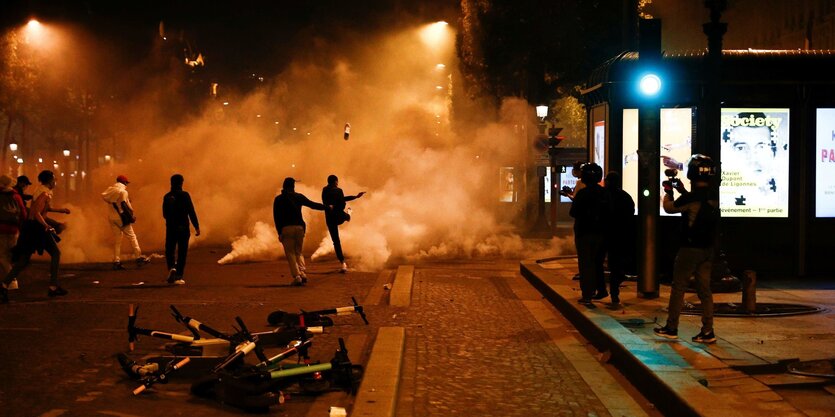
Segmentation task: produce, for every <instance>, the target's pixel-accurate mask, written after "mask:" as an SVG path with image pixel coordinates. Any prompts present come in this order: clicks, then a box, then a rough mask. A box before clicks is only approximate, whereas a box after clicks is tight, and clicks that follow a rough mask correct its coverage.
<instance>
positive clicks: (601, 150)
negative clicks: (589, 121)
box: [592, 120, 606, 171]
mask: <svg viewBox="0 0 835 417" xmlns="http://www.w3.org/2000/svg"><path fill="white" fill-rule="evenodd" d="M593 133H594V160H593V161H592V162H594V163H595V164H597V165H600V167H601V168H603V170H604V171H605V170H606V122H604V121H602V120H600V121H597V122H594V132H593Z"/></svg>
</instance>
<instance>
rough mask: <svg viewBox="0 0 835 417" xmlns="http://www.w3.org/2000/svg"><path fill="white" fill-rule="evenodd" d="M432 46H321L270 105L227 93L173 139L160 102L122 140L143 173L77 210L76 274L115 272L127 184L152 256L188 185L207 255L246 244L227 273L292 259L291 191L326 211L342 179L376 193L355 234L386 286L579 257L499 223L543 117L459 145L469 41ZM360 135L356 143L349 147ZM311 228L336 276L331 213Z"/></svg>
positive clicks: (355, 262) (73, 231) (69, 243)
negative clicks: (418, 273)
mask: <svg viewBox="0 0 835 417" xmlns="http://www.w3.org/2000/svg"><path fill="white" fill-rule="evenodd" d="M420 35H421V30H420V28H418V27H414V28H408V29H403V30H402V31H401V32H399V33H389V34H385V35H381V36H375V37H371V36H364V37H362V38H357V37H351V38H349V39H348V40H345V41H344V42H341V43H340V44H330V43H327V42H324V41H320V42H314V43H313V44H311V45H306V48H305V52H304V53H301V54H299V55H298V56H297V57H296V59H295V61H294V62H293V63H292V64H290V65H289V66H288V67H287V68H286V70H284V71H283V72H282V73H280V74H276V75H275V76H274V77H267V80H266V81H265V82H264V83H263V86H262V87H260V88H258V89H256V90H255V92H253V93H250V94H247V95H236V94H234V93H230V92H225V93H224V94H223V98H219V99H218V100H216V101H213V102H212V103H210V104H209V105H207V106H206V107H205V108H204V109H202V110H201V111H200V112H199V117H194V118H190V119H188V120H185V121H182V122H181V123H180V124H179V125H178V126H177V127H176V128H173V129H168V130H165V131H162V132H160V131H159V129H158V128H157V127H155V126H154V123H153V121H154V120H155V119H162V118H164V117H165V113H166V109H164V108H159V106H158V104H156V103H155V101H154V97H156V96H155V93H154V90H153V88H149V92H148V94H147V95H146V96H143V98H142V99H140V100H138V101H136V102H134V103H131V104H132V105H131V106H127V107H126V108H124V109H121V111H120V115H119V118H120V121H121V123H122V124H123V126H127V127H129V129H128V132H127V133H126V137H125V138H123V139H124V140H125V142H127V143H131V144H133V145H132V147H131V155H133V157H132V158H131V159H130V160H122V161H118V163H114V164H112V165H108V166H104V167H102V168H99V169H96V170H95V171H93V172H92V173H91V174H90V175H91V176H92V179H93V184H94V186H93V187H92V188H93V189H92V191H91V192H90V193H89V198H87V199H86V200H84V202H83V203H81V204H80V206H78V207H70V208H71V209H72V211H73V213H72V214H71V215H69V216H67V221H68V224H69V226H70V229H69V230H68V231H67V232H66V236H65V239H64V241H63V242H62V248H63V251H64V259H65V260H67V261H68V262H79V261H107V260H109V259H110V256H111V255H112V250H113V249H112V243H111V242H112V239H113V237H112V231H111V229H110V228H109V226H108V225H107V223H106V221H105V218H106V214H107V210H110V209H111V208H109V207H108V206H107V205H106V204H104V203H103V202H102V201H101V199H100V198H98V193H100V192H101V191H103V190H104V188H105V187H106V186H107V185H109V184H110V183H112V181H113V179H114V178H115V176H116V175H118V174H125V175H127V176H128V177H129V178H130V180H131V184H130V185H129V186H128V190H129V192H130V196H131V200H132V202H133V204H134V206H135V208H136V211H137V216H138V221H137V223H136V225H135V230H136V232H137V235H138V237H139V240H140V243H141V245H142V246H143V250H144V251H145V252H150V251H151V250H159V248H161V247H162V243H163V239H164V232H163V230H164V223H163V219H162V216H161V204H162V196H163V195H164V194H165V193H166V192H167V191H168V188H169V187H168V180H169V177H170V176H171V175H172V174H174V173H180V174H182V175H183V176H184V177H185V185H184V189H185V190H186V191H188V192H189V193H190V194H191V196H192V199H193V201H194V203H195V207H196V211H197V214H198V217H199V219H200V225H201V232H202V234H201V236H200V237H198V238H192V244H193V245H204V244H231V250H230V251H229V253H227V254H226V255H225V256H223V257H222V258H221V259H219V260H218V262H219V263H220V264H226V263H239V262H253V261H263V260H273V259H276V258H279V257H283V251H282V249H281V245H280V244H279V242H278V238H277V234H276V231H275V228H274V225H273V221H272V202H273V199H274V197H275V196H276V195H277V194H278V192H279V190H280V188H281V182H282V180H283V179H284V178H285V177H294V178H296V179H297V180H298V181H299V182H298V183H297V185H296V190H297V191H298V192H301V193H302V194H304V195H306V196H307V197H308V198H310V199H311V200H314V201H321V190H322V187H324V186H325V185H326V178H327V176H328V175H329V174H335V175H337V176H338V177H339V184H340V187H341V188H342V189H343V190H344V191H345V194H346V195H356V194H357V193H359V192H360V191H366V192H367V194H366V195H365V196H363V197H362V198H360V199H357V200H354V201H352V202H350V203H349V207H351V208H352V210H353V213H352V220H351V221H350V222H347V223H345V224H343V225H342V226H341V228H340V235H341V238H342V244H343V248H344V251H345V254H346V256H347V257H348V258H349V262H350V263H351V265H352V267H354V268H358V269H361V270H374V269H378V268H381V267H383V266H384V265H385V264H386V263H387V262H395V261H401V260H405V261H418V260H426V259H445V258H476V257H507V258H518V257H523V256H539V257H543V256H553V255H555V254H559V253H560V252H562V251H563V248H564V247H566V246H571V243H570V242H567V241H564V240H560V239H552V240H551V241H548V242H544V243H541V244H539V245H534V246H531V245H532V244H530V243H528V244H526V243H525V242H528V241H523V239H521V237H520V236H519V235H518V234H517V233H515V232H514V228H513V227H512V226H511V225H510V224H507V223H505V222H504V221H502V220H500V219H501V218H502V216H500V215H499V214H498V210H497V207H498V206H499V204H500V203H499V202H498V185H499V175H498V173H499V167H501V166H512V165H516V166H520V165H521V163H520V161H522V158H524V155H525V153H524V152H525V146H527V142H526V140H525V138H524V136H522V135H520V134H519V133H518V132H517V131H515V130H514V128H513V126H514V125H519V124H524V123H526V122H527V121H528V119H529V117H530V116H528V115H531V114H533V111H532V109H530V108H529V107H528V105H527V103H525V102H524V101H522V100H518V99H507V100H504V102H503V105H502V108H501V109H500V110H499V112H498V115H499V116H498V118H497V119H496V120H494V121H493V122H490V123H483V124H480V125H477V126H469V127H467V126H459V127H457V128H456V129H452V128H451V127H450V126H451V123H452V120H454V119H455V115H453V114H452V106H451V102H452V101H453V100H458V99H459V97H461V98H460V99H461V100H466V99H465V98H464V94H463V93H462V89H461V86H460V85H459V80H460V79H461V77H460V75H459V74H458V73H457V72H456V70H455V68H456V67H457V65H456V62H455V61H454V51H453V49H452V42H451V40H452V39H453V38H454V34H452V33H448V36H449V42H447V43H446V44H445V45H442V46H441V47H437V46H436V47H435V48H434V49H433V47H432V46H428V45H427V44H426V43H425V42H423V40H422V38H421V36H420ZM439 48H440V49H439ZM207 62H208V63H207V65H211V57H208V58H207ZM439 63H442V64H444V65H445V66H444V67H443V68H439V67H438V66H437V64H439ZM166 88H170V87H166ZM220 91H225V90H224V86H223V85H221V86H220ZM223 101H228V102H229V105H226V106H224V105H223V104H222V102H223ZM483 111H484V113H487V114H492V113H493V112H494V110H491V109H483ZM346 122H348V123H350V124H351V136H350V139H349V140H344V139H343V127H344V125H345V123H346ZM519 178H520V177H517V180H520V179H519ZM59 187H61V185H60V184H59ZM521 198H522V196H520V199H521ZM56 203H57V204H56V205H59V206H60V205H61V204H60V201H58V202H56ZM303 213H304V217H305V220H306V222H307V239H306V241H305V249H304V251H305V254H306V255H308V256H311V254H312V256H311V259H312V260H314V261H315V260H329V259H331V260H332V259H333V258H332V253H333V248H332V243H331V241H330V237H329V236H328V233H327V228H326V227H325V224H324V215H323V213H322V212H319V211H313V210H309V209H307V208H304V209H303ZM127 250H128V244H127V242H125V243H124V244H123V251H124V252H126V251H127Z"/></svg>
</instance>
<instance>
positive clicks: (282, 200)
mask: <svg viewBox="0 0 835 417" xmlns="http://www.w3.org/2000/svg"><path fill="white" fill-rule="evenodd" d="M302 206H307V207H310V208H312V209H314V210H325V206H324V205H323V204H319V203H315V202H313V201H310V200H309V199H308V198H307V197H305V196H304V194H299V193H297V192H295V191H286V190H281V194H279V195H278V196H277V197H276V198H275V200H273V221H274V222H275V230H277V231H278V234H279V235H281V229H283V228H284V226H301V227H307V225H306V224H305V223H304V219H303V218H302Z"/></svg>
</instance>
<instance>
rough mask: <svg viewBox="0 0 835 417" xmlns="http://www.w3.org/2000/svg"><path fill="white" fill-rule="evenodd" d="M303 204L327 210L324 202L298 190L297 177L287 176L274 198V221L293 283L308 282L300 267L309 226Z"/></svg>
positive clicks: (302, 263) (302, 283)
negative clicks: (311, 199)
mask: <svg viewBox="0 0 835 417" xmlns="http://www.w3.org/2000/svg"><path fill="white" fill-rule="evenodd" d="M302 206H306V207H310V208H312V209H314V210H323V211H324V210H325V206H324V205H323V204H319V203H316V202H313V201H310V200H309V199H308V198H307V197H305V196H304V195H303V194H299V193H297V192H296V180H295V179H293V178H290V177H287V178H285V179H284V184H283V185H282V187H281V194H279V195H278V196H277V197H276V198H275V200H273V221H274V222H275V230H276V231H277V232H278V240H279V241H280V242H281V244H282V246H284V256H286V257H287V263H289V264H290V274H291V275H292V276H293V282H292V285H304V284H305V283H306V282H307V277H306V276H305V274H304V271H303V270H300V269H299V266H300V265H304V258H303V257H302V247H303V246H304V234H305V229H306V227H307V225H306V224H305V223H304V219H303V218H302Z"/></svg>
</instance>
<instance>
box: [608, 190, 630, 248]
mask: <svg viewBox="0 0 835 417" xmlns="http://www.w3.org/2000/svg"><path fill="white" fill-rule="evenodd" d="M604 189H605V190H606V192H608V193H609V199H610V201H611V204H612V218H611V220H610V222H609V230H608V232H609V233H608V234H609V237H610V239H612V240H615V241H619V242H620V241H626V242H628V241H634V236H633V235H634V229H635V226H634V223H635V200H633V199H632V196H631V195H629V193H627V192H626V191H623V190H622V189H620V188H615V187H604Z"/></svg>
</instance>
